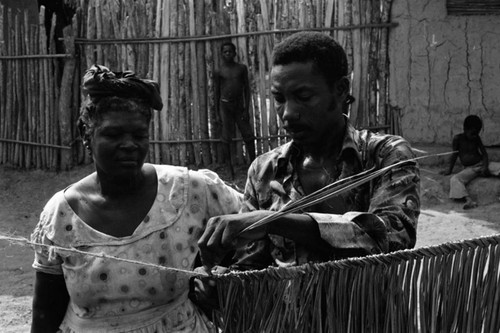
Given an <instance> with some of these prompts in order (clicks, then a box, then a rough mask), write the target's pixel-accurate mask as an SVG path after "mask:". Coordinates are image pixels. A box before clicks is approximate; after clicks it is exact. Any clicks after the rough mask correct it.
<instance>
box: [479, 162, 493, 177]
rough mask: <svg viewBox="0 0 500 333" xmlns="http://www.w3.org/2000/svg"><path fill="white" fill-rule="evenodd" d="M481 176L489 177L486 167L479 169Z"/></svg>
mask: <svg viewBox="0 0 500 333" xmlns="http://www.w3.org/2000/svg"><path fill="white" fill-rule="evenodd" d="M481 175H483V176H484V177H489V176H490V175H491V174H490V170H489V169H488V166H487V165H486V166H482V167H481Z"/></svg>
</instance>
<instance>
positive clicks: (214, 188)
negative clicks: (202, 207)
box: [199, 169, 243, 217]
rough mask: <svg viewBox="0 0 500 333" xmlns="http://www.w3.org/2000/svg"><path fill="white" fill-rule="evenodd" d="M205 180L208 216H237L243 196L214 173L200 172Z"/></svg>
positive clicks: (204, 170) (205, 170) (208, 171)
mask: <svg viewBox="0 0 500 333" xmlns="http://www.w3.org/2000/svg"><path fill="white" fill-rule="evenodd" d="M199 173H200V175H201V176H202V177H203V178H204V179H205V184H206V185H207V186H206V198H207V207H208V215H209V216H210V217H212V216H218V215H226V214H236V213H238V211H239V210H240V208H241V206H242V201H243V194H242V193H240V192H238V191H237V190H235V189H233V188H232V187H230V186H228V185H226V184H225V183H224V182H223V181H222V179H220V177H219V176H218V175H217V174H216V173H215V172H213V171H210V170H207V169H203V170H199Z"/></svg>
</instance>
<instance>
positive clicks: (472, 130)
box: [465, 128, 481, 140]
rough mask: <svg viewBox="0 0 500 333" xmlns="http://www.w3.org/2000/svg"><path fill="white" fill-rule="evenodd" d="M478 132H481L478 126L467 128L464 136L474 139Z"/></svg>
mask: <svg viewBox="0 0 500 333" xmlns="http://www.w3.org/2000/svg"><path fill="white" fill-rule="evenodd" d="M479 132H481V130H480V129H478V128H468V129H466V130H465V136H466V137H467V138H468V139H469V140H475V139H477V138H478V137H479Z"/></svg>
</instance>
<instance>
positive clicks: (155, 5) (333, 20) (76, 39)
mask: <svg viewBox="0 0 500 333" xmlns="http://www.w3.org/2000/svg"><path fill="white" fill-rule="evenodd" d="M66 2H67V3H71V4H72V5H73V6H74V7H75V9H76V10H75V11H76V14H75V16H74V20H73V24H72V25H71V29H66V30H65V36H62V37H63V40H64V44H65V49H66V51H65V52H59V53H57V52H56V50H55V42H56V40H60V39H61V38H60V36H58V37H56V36H54V33H53V32H54V31H55V29H54V27H55V18H53V19H52V27H51V32H52V33H51V34H49V35H46V34H45V33H43V32H44V31H45V29H44V26H43V25H44V22H45V17H44V15H45V14H44V11H43V10H42V11H41V12H40V21H39V24H38V25H34V24H31V23H30V22H28V20H27V17H26V15H24V16H23V15H21V14H20V13H12V12H11V11H10V10H5V9H4V8H3V7H1V12H0V14H1V15H0V19H1V20H2V21H4V22H8V24H5V25H0V26H1V27H0V29H2V30H0V37H2V40H4V41H5V42H4V43H0V73H1V74H0V75H1V79H2V80H1V85H0V92H2V96H6V98H5V99H2V102H1V103H0V117H1V119H2V125H1V126H0V139H3V141H0V163H1V164H12V165H17V166H20V167H25V168H32V167H34V168H52V169H66V168H69V167H71V165H73V164H75V163H88V162H89V157H88V156H87V155H86V154H85V151H84V150H83V149H82V148H81V146H80V145H71V144H70V143H71V142H74V141H75V140H76V139H77V136H78V133H77V131H76V129H75V126H74V124H75V121H76V117H77V115H78V105H79V101H80V93H81V92H80V81H81V75H82V73H83V72H84V70H85V68H88V67H89V66H90V65H92V64H94V63H99V64H102V65H105V66H108V67H110V68H112V69H114V70H133V71H135V72H136V73H137V74H138V75H140V76H144V77H148V78H153V79H155V80H157V81H159V83H160V87H161V93H162V97H163V99H164V105H165V107H164V110H163V111H162V112H156V111H155V112H154V115H153V121H152V123H151V129H150V134H151V139H152V143H151V146H150V148H151V149H150V155H149V160H150V161H151V162H154V163H167V164H179V165H198V166H201V165H204V166H207V165H210V164H214V163H216V164H222V163H224V161H223V156H222V153H221V152H222V150H221V144H220V142H219V141H218V139H219V138H220V131H221V129H220V127H219V126H218V124H216V123H215V122H214V119H215V114H214V112H215V108H214V101H213V96H214V94H213V92H214V87H213V74H214V71H215V70H216V69H217V67H218V66H219V59H220V58H221V57H220V43H221V42H222V41H225V40H231V41H233V42H234V43H235V44H236V46H237V53H238V57H239V58H238V61H239V62H241V63H244V64H245V65H247V67H248V68H249V76H250V82H251V90H252V98H251V104H252V105H251V121H252V124H253V127H254V132H255V135H256V137H257V138H258V139H257V145H256V149H257V153H258V154H260V153H262V152H266V151H268V150H269V149H272V148H274V147H276V146H277V145H279V144H282V143H284V142H286V140H287V138H286V136H285V133H284V132H283V130H282V129H281V128H280V126H279V121H278V117H277V114H276V110H275V109H274V105H273V102H272V98H271V97H270V95H269V84H270V83H269V70H270V63H269V60H270V57H271V51H272V48H273V45H275V44H276V43H277V42H279V41H280V40H281V39H282V38H284V37H286V36H288V35H290V34H291V33H293V32H296V31H300V30H304V29H309V30H318V31H324V32H325V33H328V34H331V35H332V36H334V37H335V38H336V39H337V40H338V41H339V42H340V43H341V44H342V45H343V46H344V47H345V49H346V51H347V54H348V56H349V63H350V64H351V69H352V70H353V77H352V81H353V82H352V87H353V91H352V93H353V95H354V96H355V97H356V102H355V103H354V104H353V106H352V108H351V110H350V117H351V120H352V121H353V122H354V124H355V125H356V126H358V127H377V128H379V129H381V130H385V129H386V127H385V126H386V125H387V124H391V125H392V126H391V128H393V127H394V125H393V123H394V121H395V118H394V117H392V115H391V110H388V108H387V104H388V103H387V101H388V96H387V88H386V87H387V79H388V71H387V68H388V67H387V63H388V60H387V50H386V49H387V40H386V39H387V31H388V29H391V28H393V27H394V26H395V25H396V24H394V23H391V22H389V15H388V13H389V11H390V7H391V0H370V1H362V0H343V1H340V0H334V1H330V0H307V1H303V0H290V1H287V2H282V1H278V0H272V1H264V0H259V1H257V0H255V1H243V0H237V1H233V2H231V4H227V5H226V4H225V2H224V1H218V2H216V3H214V2H213V1H210V0H204V1H195V0H183V1H181V0H145V1H135V2H131V1H111V0H71V1H69V0H67V1H66ZM3 27H7V29H6V31H4V30H3V29H4V28H3ZM73 47H74V50H72V49H73ZM75 55H76V56H75ZM63 81H64V82H63ZM396 121H397V119H396ZM235 140H236V142H237V143H236V145H237V162H239V163H242V162H244V161H245V157H244V154H245V153H244V148H243V147H244V146H243V143H242V140H241V135H240V134H239V133H236V136H235ZM172 142H175V144H171V143H172ZM26 143H36V144H33V145H32V144H26ZM58 146H61V147H69V146H71V148H72V149H71V153H70V155H68V154H67V152H64V151H65V150H64V151H61V150H60V148H56V147H58Z"/></svg>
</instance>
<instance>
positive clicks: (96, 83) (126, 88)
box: [83, 65, 163, 111]
mask: <svg viewBox="0 0 500 333" xmlns="http://www.w3.org/2000/svg"><path fill="white" fill-rule="evenodd" d="M83 92H84V93H85V94H88V96H89V98H90V100H91V101H92V103H97V102H98V101H99V100H100V99H101V98H103V97H110V96H117V97H125V98H134V97H135V98H140V99H142V100H144V101H145V102H146V103H148V104H149V105H150V106H151V107H152V108H153V109H155V110H158V111H159V110H161V109H162V108H163V102H162V100H161V96H160V88H159V86H158V83H157V82H155V81H152V80H147V79H140V78H138V77H137V76H136V75H135V74H134V73H133V72H130V71H126V72H112V71H110V70H109V69H108V68H107V67H105V66H100V65H93V66H92V67H90V68H89V69H88V70H87V72H86V73H85V75H84V76H83Z"/></svg>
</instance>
